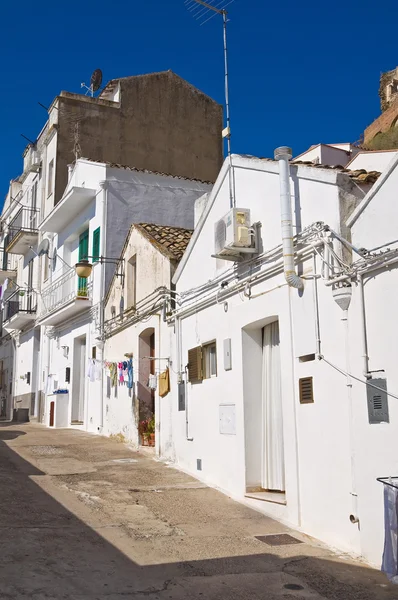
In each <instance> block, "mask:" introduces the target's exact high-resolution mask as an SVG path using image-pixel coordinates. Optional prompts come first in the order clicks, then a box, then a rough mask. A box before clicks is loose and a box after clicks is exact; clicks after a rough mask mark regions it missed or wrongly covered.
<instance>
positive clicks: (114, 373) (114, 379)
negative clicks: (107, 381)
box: [109, 363, 117, 387]
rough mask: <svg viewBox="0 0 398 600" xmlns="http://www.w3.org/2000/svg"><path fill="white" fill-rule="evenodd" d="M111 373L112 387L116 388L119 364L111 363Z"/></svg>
mask: <svg viewBox="0 0 398 600" xmlns="http://www.w3.org/2000/svg"><path fill="white" fill-rule="evenodd" d="M109 373H110V377H111V386H112V387H116V386H117V364H116V363H111V364H110V365H109Z"/></svg>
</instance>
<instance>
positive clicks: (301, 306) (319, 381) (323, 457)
mask: <svg viewBox="0 0 398 600" xmlns="http://www.w3.org/2000/svg"><path fill="white" fill-rule="evenodd" d="M234 164H235V179H236V190H237V205H238V206H239V207H241V208H250V209H251V219H252V221H253V222H255V221H260V222H261V223H262V229H261V233H262V241H263V246H264V249H265V250H267V249H271V248H273V247H274V246H276V245H279V244H280V243H281V234H280V214H279V179H278V174H277V165H276V164H275V163H273V162H268V161H260V160H257V159H247V158H238V157H234ZM337 183H339V185H337ZM291 184H292V202H293V210H294V215H295V222H296V224H297V225H299V226H300V228H304V227H306V226H308V225H309V224H311V223H313V222H315V221H324V222H325V223H328V224H329V225H330V226H331V227H332V228H333V229H335V230H336V231H340V226H341V223H340V213H339V210H340V208H339V207H340V200H341V199H342V198H343V197H344V195H345V194H346V193H348V194H349V193H353V190H352V189H351V184H349V183H348V180H347V181H346V179H345V176H341V175H340V176H337V175H336V173H335V172H333V171H324V170H322V169H319V168H309V167H303V166H301V167H300V166H299V167H297V168H292V181H291ZM357 193H358V198H357V201H359V199H360V198H361V196H362V195H363V194H362V192H361V191H360V190H359V189H358V190H357ZM228 207H229V198H228V180H227V170H226V168H225V167H224V169H223V171H222V173H221V175H220V178H219V180H218V181H217V182H216V184H215V186H214V190H213V192H212V194H211V198H210V201H209V203H208V206H207V209H206V211H205V213H204V215H203V217H202V221H201V222H200V223H199V225H198V227H197V229H196V231H195V233H194V241H193V242H192V244H191V247H190V248H189V249H188V251H187V253H186V259H185V260H184V259H183V264H182V265H181V266H180V268H179V271H178V275H177V277H176V279H178V283H177V291H178V292H179V293H182V292H184V291H186V290H189V289H191V288H193V287H196V286H198V285H203V284H204V283H206V282H207V281H209V280H212V279H213V278H214V277H215V276H216V275H220V274H222V273H223V271H222V269H221V270H218V271H217V267H216V261H215V259H214V258H211V254H212V253H213V251H214V250H213V248H214V241H213V240H214V224H215V223H216V221H217V220H218V219H219V218H220V217H221V216H223V215H224V214H225V213H226V212H227V211H228ZM320 267H321V264H320V262H319V260H318V261H317V270H318V272H320ZM228 268H231V263H228V264H225V266H224V269H228ZM302 270H303V273H304V274H306V273H311V272H312V261H308V262H306V263H304V264H303V265H302ZM252 293H253V294H256V295H258V294H260V296H259V297H257V298H253V299H251V300H249V299H248V298H245V297H244V296H243V295H242V294H240V295H239V294H236V295H234V296H232V297H231V298H229V299H228V301H227V302H228V307H227V311H226V310H225V308H224V305H223V302H222V301H220V303H219V304H218V305H217V304H215V305H213V306H211V307H209V308H206V309H203V310H201V309H199V308H198V309H197V310H196V312H195V313H194V314H193V315H192V316H187V317H185V318H183V319H182V322H181V327H182V358H181V362H182V365H185V364H186V363H187V362H188V350H189V349H190V348H193V347H195V346H197V345H201V344H204V343H206V342H208V341H211V340H214V339H216V341H217V356H218V376H217V377H216V378H214V379H210V380H205V381H203V383H200V384H188V386H187V391H188V401H187V402H188V418H189V428H188V437H189V438H193V439H192V440H187V439H186V424H185V419H186V413H185V412H180V413H179V412H178V411H177V408H176V407H177V397H176V395H175V392H174V391H173V394H174V401H173V421H172V425H171V426H172V431H173V440H174V448H173V449H170V451H169V452H168V453H167V456H170V457H171V456H172V454H173V452H174V454H175V457H176V461H177V462H178V463H179V464H180V465H181V466H182V467H183V468H184V469H186V470H188V471H189V472H191V473H193V474H194V475H195V476H198V477H199V478H201V479H203V480H204V481H206V482H208V483H209V484H212V485H216V486H218V487H220V488H221V489H223V490H224V491H225V492H227V493H228V494H230V495H231V496H233V497H234V498H237V499H239V500H244V499H245V489H246V485H252V484H255V477H256V475H255V473H256V471H257V472H258V464H257V467H256V458H254V459H253V456H254V457H255V455H256V452H257V462H258V461H259V460H261V456H260V457H259V456H258V453H259V452H260V454H261V448H260V446H259V443H258V439H257V437H258V430H257V432H256V427H257V428H258V422H257V421H258V419H261V415H258V414H257V419H256V418H255V417H256V413H255V409H254V407H253V402H254V400H253V399H254V398H255V397H256V398H257V400H256V402H257V403H258V394H259V386H260V376H259V373H258V369H259V365H260V354H261V350H260V348H259V346H260V339H261V328H262V327H263V326H264V325H265V324H266V323H268V322H269V321H270V320H275V319H276V318H278V320H279V325H280V336H281V363H282V397H283V419H284V438H285V460H286V505H285V506H284V505H280V504H274V503H270V502H263V501H254V500H250V501H248V500H246V501H247V502H249V503H250V504H251V505H252V506H255V508H257V509H258V510H261V511H263V512H265V513H267V514H270V515H272V516H274V517H276V518H279V519H281V520H283V521H285V522H287V523H290V524H292V525H295V526H297V527H301V528H302V529H303V530H304V531H306V532H307V533H309V534H310V535H313V536H315V537H317V538H319V539H321V540H323V541H324V542H326V543H328V544H330V545H333V546H335V547H337V548H340V549H342V550H346V551H352V552H357V553H362V554H363V555H364V556H365V557H366V558H367V559H368V560H373V559H374V558H375V554H377V553H378V556H379V562H380V557H381V554H380V552H381V548H380V545H378V546H377V549H376V550H375V551H373V555H372V556H371V554H370V553H369V552H368V547H366V545H365V544H364V542H363V539H362V537H361V534H360V531H359V530H358V528H357V526H355V525H352V524H351V523H350V520H349V516H350V514H352V513H353V511H354V502H353V496H352V492H353V491H354V488H355V485H354V483H355V482H354V481H353V472H352V465H351V448H352V446H353V444H354V441H353V438H352V435H351V427H352V422H351V421H350V404H349V400H348V398H349V397H348V392H347V381H346V378H345V377H344V376H342V375H341V374H340V373H338V372H337V371H335V370H334V369H332V368H331V367H330V366H328V365H327V364H326V362H320V361H318V360H314V361H310V362H300V360H299V357H300V356H302V355H304V354H312V353H315V351H316V346H315V335H314V322H315V317H314V303H313V282H312V281H311V280H307V281H306V282H305V287H304V292H303V293H302V294H299V293H298V292H297V291H296V290H293V289H289V288H288V287H287V286H286V284H285V281H284V278H283V276H282V275H278V276H275V277H272V278H271V279H269V280H268V281H266V282H264V283H260V284H258V285H255V286H253V288H252ZM319 303H320V327H321V337H322V353H323V354H324V356H325V358H327V359H328V360H329V361H331V362H332V363H333V364H335V365H337V366H339V367H340V368H343V369H344V368H346V364H347V360H346V352H345V347H346V335H347V334H346V318H345V314H344V313H343V312H342V311H341V309H340V308H339V307H338V306H337V304H336V303H335V302H334V300H333V297H332V293H331V289H330V288H327V287H325V286H324V285H323V284H322V283H320V284H319ZM350 310H351V309H350ZM354 310H355V309H354ZM226 338H230V339H231V342H232V361H233V368H232V370H231V371H225V370H224V366H223V341H224V339H226ZM350 339H351V337H350ZM352 339H353V340H354V343H353V345H354V348H355V352H357V353H358V354H359V355H360V351H359V349H358V348H357V346H356V340H358V339H359V334H358V332H354V333H353V334H352ZM259 352H260V354H259ZM176 356H177V355H176V344H175V340H174V341H173V362H174V363H176V361H177V358H176ZM355 372H356V373H358V371H355ZM359 375H360V371H359ZM308 376H312V377H313V378H314V394H315V402H314V404H310V405H300V403H299V378H300V377H308ZM176 379H177V376H176V375H175V374H173V390H175V389H176ZM359 385H360V384H359ZM225 401H228V403H231V404H233V405H235V411H236V435H223V434H220V431H219V410H220V404H222V403H225ZM253 413H254V415H253ZM365 417H366V404H362V405H361V407H359V413H358V418H361V419H362V420H364V418H365ZM353 427H354V440H355V439H356V436H357V434H358V428H356V427H355V417H354V419H353ZM166 435H167V434H166ZM251 457H252V458H251ZM197 459H201V460H202V471H197ZM365 464H366V462H365V460H364V468H365ZM367 476H368V477H369V472H368V473H367ZM362 500H363V499H362ZM361 518H362V517H361ZM363 518H364V519H366V515H364V516H363ZM361 523H362V521H361ZM363 526H364V528H365V530H366V528H370V529H372V528H373V524H372V522H371V521H370V520H367V522H366V523H364V525H363ZM372 539H373V540H374V539H375V538H374V536H373V538H372ZM373 562H374V561H373ZM376 562H377V561H376Z"/></svg>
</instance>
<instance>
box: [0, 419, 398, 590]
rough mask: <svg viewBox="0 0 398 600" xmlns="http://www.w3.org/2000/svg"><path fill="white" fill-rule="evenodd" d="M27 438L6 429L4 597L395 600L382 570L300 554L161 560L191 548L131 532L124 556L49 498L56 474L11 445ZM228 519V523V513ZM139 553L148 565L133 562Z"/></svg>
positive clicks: (0, 467) (0, 546)
mask: <svg viewBox="0 0 398 600" xmlns="http://www.w3.org/2000/svg"><path fill="white" fill-rule="evenodd" d="M23 434H24V433H23V432H22V431H15V430H12V431H8V430H7V428H6V427H3V426H0V483H1V485H0V501H1V511H0V527H1V531H2V533H1V538H0V552H1V557H2V565H3V566H5V565H6V568H5V569H4V570H3V573H2V577H1V579H0V596H1V598H10V599H14V598H15V599H17V598H39V597H40V598H42V597H43V598H44V597H46V598H51V599H52V600H61V599H63V600H65V599H72V598H81V599H83V598H87V599H89V598H92V599H94V598H96V599H102V600H106V599H109V600H111V599H112V600H113V599H115V600H116V598H126V599H133V598H134V600H144V598H148V597H150V598H153V600H163V599H164V600H173V599H176V600H177V599H178V600H186V599H187V598H189V599H191V600H196V599H197V600H203V598H206V599H207V600H231V599H232V598H234V599H238V598H242V599H243V598H251V599H253V600H254V599H260V598H267V600H274V599H277V598H287V599H291V600H294V599H299V598H304V597H306V598H307V597H311V598H314V600H315V598H318V597H319V596H317V595H314V593H316V592H317V593H319V594H321V595H322V597H323V598H328V599H329V600H346V599H348V598H349V599H352V600H354V598H355V599H358V600H359V599H361V600H373V599H374V600H384V599H386V600H387V599H391V600H392V599H393V598H396V592H397V589H398V588H396V587H395V586H389V585H386V586H385V587H383V586H384V583H387V582H386V580H385V579H384V577H383V576H382V575H381V574H380V573H377V572H376V571H373V570H371V569H367V568H366V567H364V566H352V565H349V564H348V565H347V564H342V563H337V562H333V561H328V560H321V559H319V558H312V557H305V556H300V555H297V556H294V557H293V558H289V559H283V558H281V557H279V556H277V555H275V554H273V555H272V554H266V553H262V554H253V555H235V556H224V557H218V558H211V559H205V560H193V559H192V560H191V559H188V557H187V560H184V561H177V562H169V563H165V564H153V553H152V554H151V543H152V544H154V543H156V545H157V548H162V549H163V551H164V556H166V555H167V554H168V549H169V552H170V553H171V555H173V554H174V555H175V554H176V546H177V552H178V545H181V547H182V549H183V548H184V547H186V546H184V534H183V533H181V531H174V532H173V534H172V535H171V536H160V535H159V536H157V538H156V540H155V541H152V542H151V540H148V539H145V540H143V539H138V538H134V532H132V531H129V532H125V535H124V536H123V537H122V541H123V551H121V550H119V549H118V548H117V547H116V546H115V545H113V543H110V542H109V541H108V540H107V539H105V537H103V536H102V535H100V533H99V532H98V531H95V530H94V529H92V528H91V527H90V526H89V525H87V524H86V523H85V522H83V521H81V520H80V519H79V518H77V517H76V516H75V515H74V514H73V513H72V512H70V511H69V510H68V509H67V508H66V506H64V505H61V504H59V503H58V502H57V501H56V500H55V499H54V498H53V497H52V496H50V495H49V494H48V493H47V492H46V491H45V489H43V488H44V487H45V486H46V481H48V476H47V477H46V479H43V480H42V483H41V476H44V475H45V473H43V472H42V471H40V470H38V469H37V468H35V467H34V466H33V465H32V464H31V463H29V462H27V461H25V460H24V459H22V458H21V457H20V456H19V455H18V454H16V453H15V452H14V451H13V450H12V449H11V448H10V447H9V446H8V445H7V444H6V443H5V442H6V441H7V442H9V441H12V440H14V439H15V438H17V437H19V436H20V435H23ZM165 468H166V467H165ZM71 477H73V475H72V476H71ZM41 486H42V487H41ZM74 502H76V498H74ZM82 507H84V505H83V504H82ZM82 510H83V508H82ZM225 513H226V514H225V516H224V517H223V518H224V519H225V523H226V524H227V522H228V519H229V518H230V515H228V511H225ZM198 521H199V517H198ZM103 535H104V536H108V537H110V538H112V536H113V539H114V540H116V537H114V536H115V532H114V530H113V529H112V527H105V528H104V529H103ZM132 538H133V539H132ZM120 539H121V538H119V539H118V544H119V545H120V544H121V542H120ZM215 539H216V538H215ZM200 540H201V543H202V545H203V548H206V552H207V553H208V552H209V551H210V552H213V551H214V554H217V547H216V546H215V547H214V550H212V549H210V550H209V548H208V544H207V541H206V539H205V538H203V537H200ZM237 543H239V540H238V542H237ZM152 547H153V546H152ZM197 553H198V552H197ZM190 554H191V555H192V546H191V549H190ZM129 555H130V556H129ZM138 556H139V561H140V564H138V562H136V560H134V558H135V557H138ZM145 562H147V563H148V564H145ZM265 590H267V591H265ZM311 592H312V593H311ZM323 594H324V595H323Z"/></svg>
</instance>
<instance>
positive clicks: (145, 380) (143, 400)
mask: <svg viewBox="0 0 398 600" xmlns="http://www.w3.org/2000/svg"><path fill="white" fill-rule="evenodd" d="M154 359H155V329H154V328H153V327H148V329H145V331H143V332H142V333H141V335H140V337H139V374H138V386H137V396H138V409H139V410H138V415H139V417H138V418H139V433H140V443H141V444H142V443H144V445H150V444H149V442H148V443H147V441H148V440H147V439H146V437H145V436H143V431H142V429H141V424H142V423H143V422H145V421H151V420H153V419H155V393H156V388H157V376H156V360H154ZM152 443H153V444H154V436H152V438H151V444H152Z"/></svg>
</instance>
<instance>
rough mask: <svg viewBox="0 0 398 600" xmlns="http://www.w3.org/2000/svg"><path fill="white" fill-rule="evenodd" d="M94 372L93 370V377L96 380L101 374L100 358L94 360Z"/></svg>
mask: <svg viewBox="0 0 398 600" xmlns="http://www.w3.org/2000/svg"><path fill="white" fill-rule="evenodd" d="M94 372H95V379H96V380H97V381H99V380H100V379H101V376H102V362H101V361H100V360H95V361H94Z"/></svg>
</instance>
